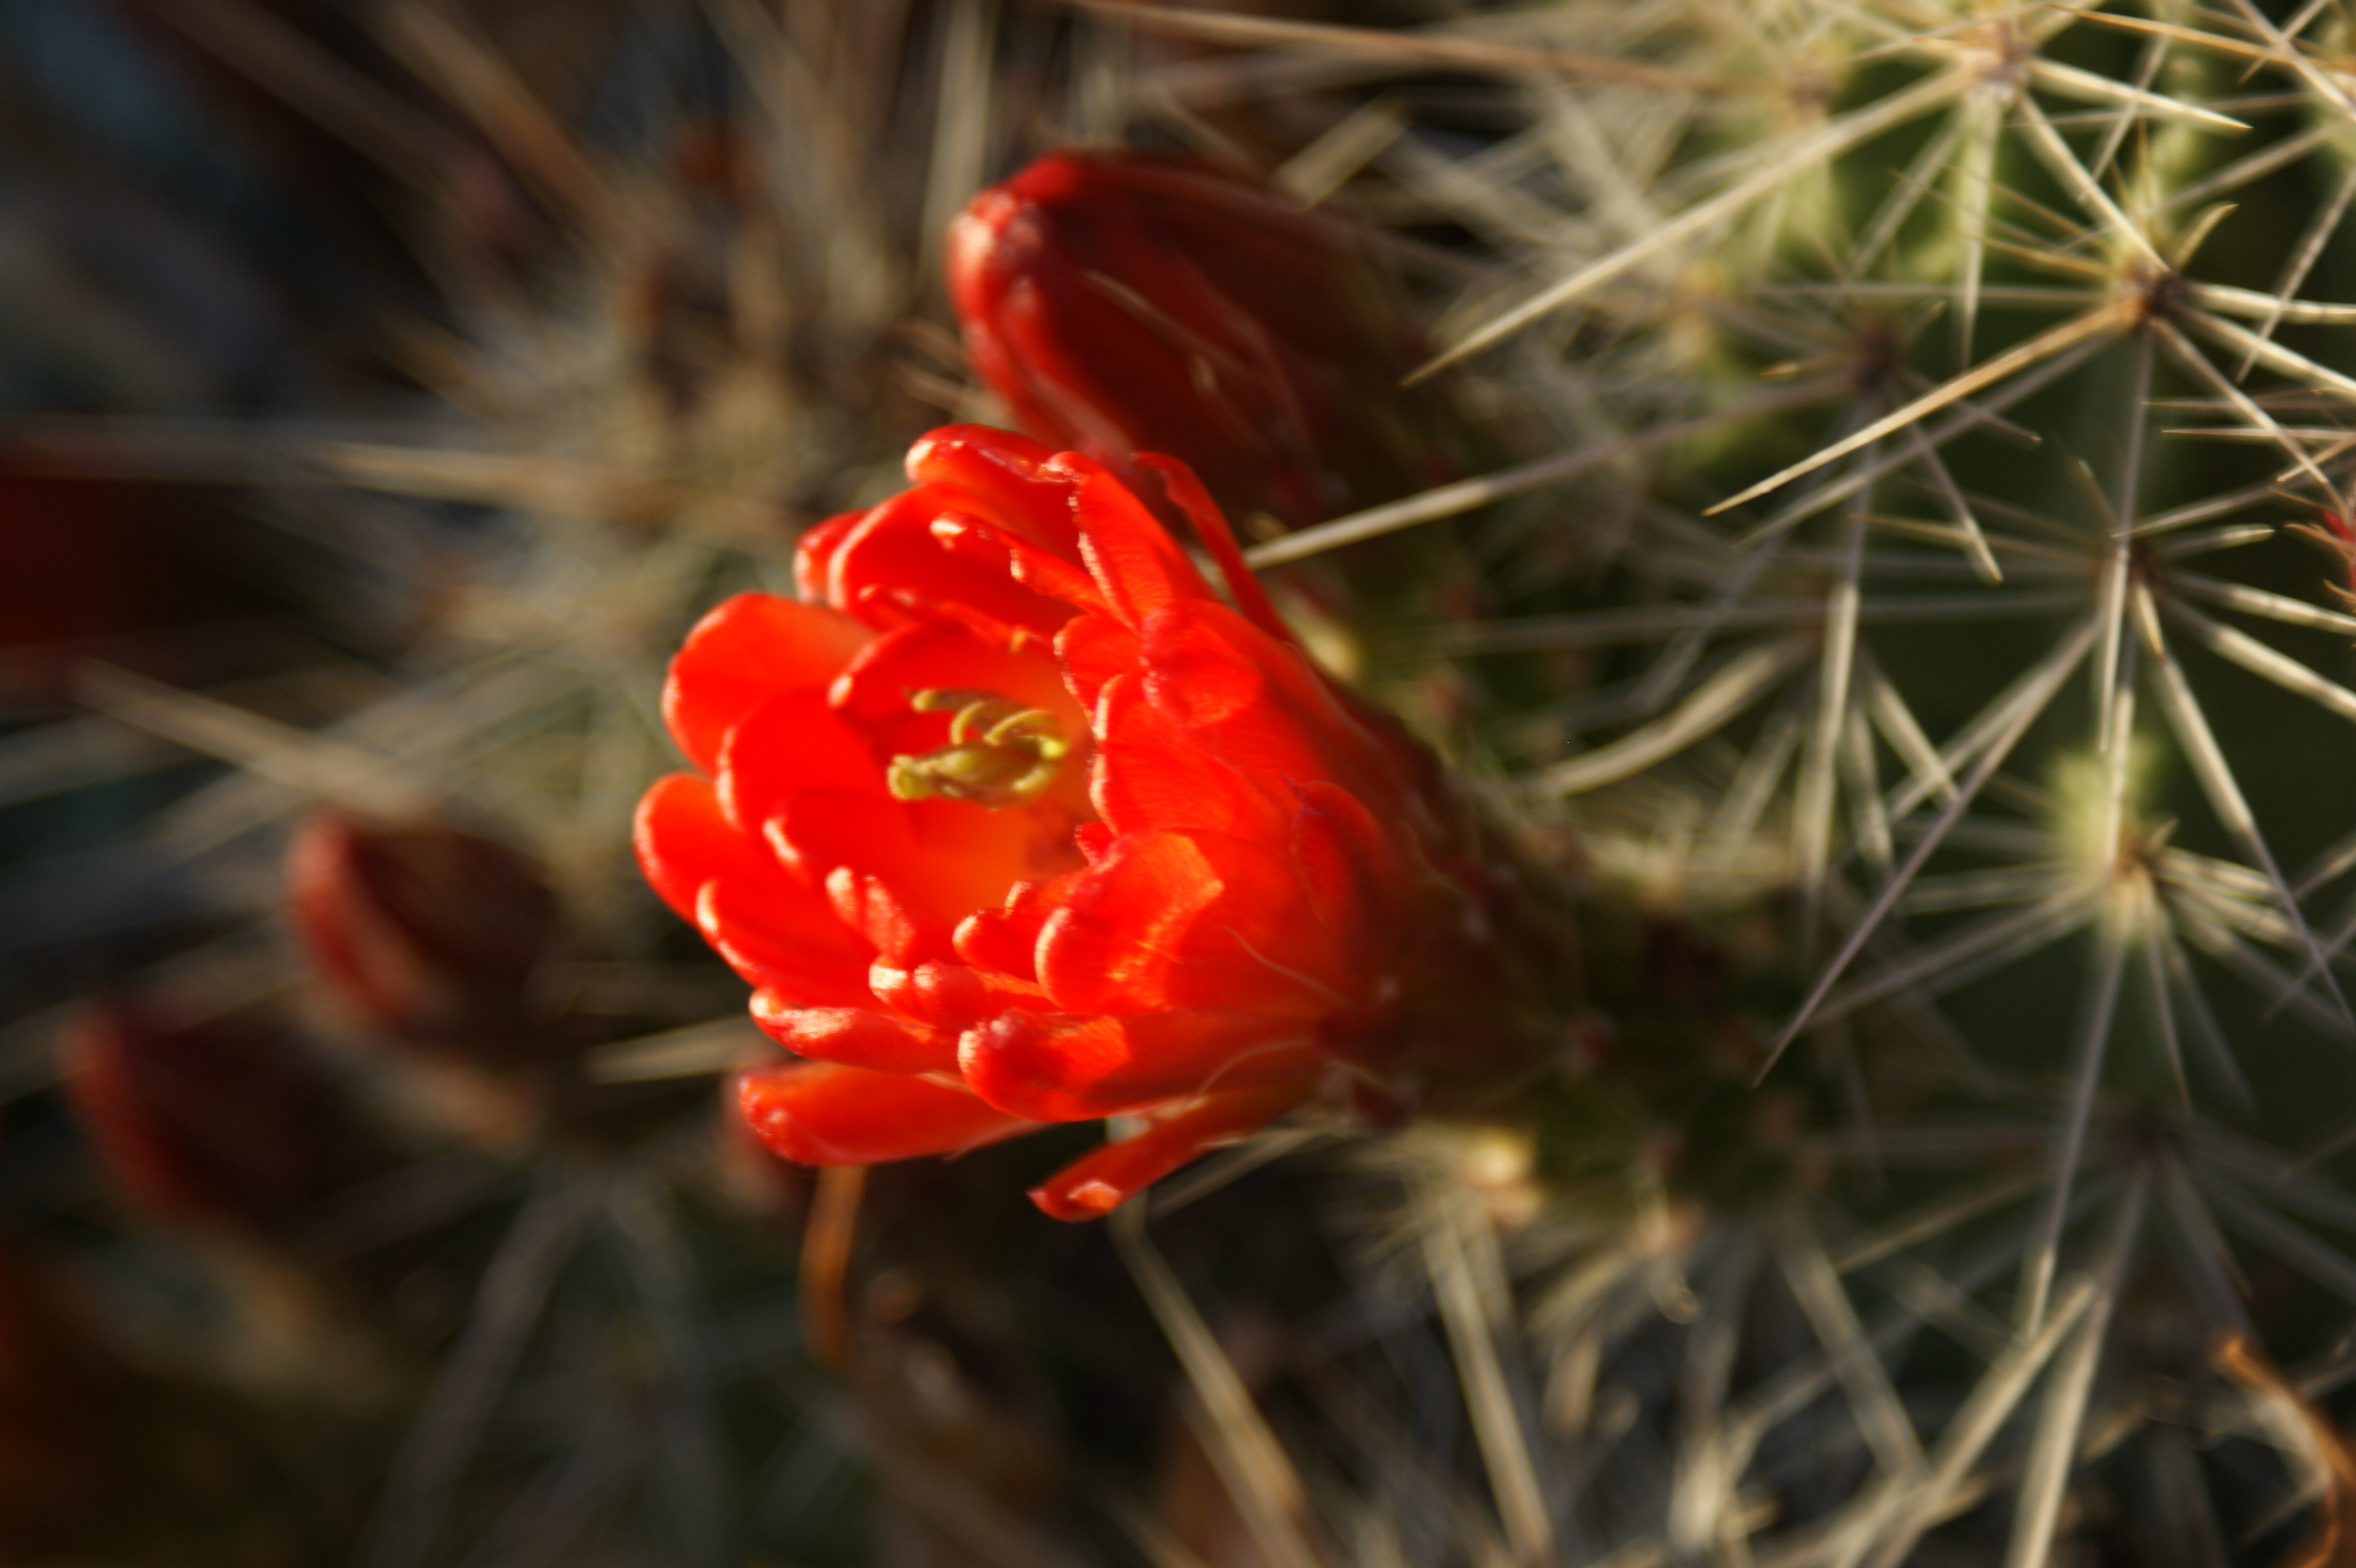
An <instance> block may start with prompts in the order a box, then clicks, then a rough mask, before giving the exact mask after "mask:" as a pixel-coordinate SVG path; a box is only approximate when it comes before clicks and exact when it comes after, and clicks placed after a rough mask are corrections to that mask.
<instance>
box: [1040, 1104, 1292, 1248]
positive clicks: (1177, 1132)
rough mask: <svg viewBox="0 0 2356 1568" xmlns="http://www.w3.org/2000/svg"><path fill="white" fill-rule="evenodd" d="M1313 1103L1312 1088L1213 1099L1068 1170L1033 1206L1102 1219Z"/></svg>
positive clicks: (1058, 1215) (1054, 1214) (1042, 1190)
mask: <svg viewBox="0 0 2356 1568" xmlns="http://www.w3.org/2000/svg"><path fill="white" fill-rule="evenodd" d="M1307 1098H1309V1089H1308V1087H1307V1086H1305V1085H1302V1084H1295V1083H1287V1084H1273V1085H1270V1086H1269V1087H1267V1088H1265V1089H1240V1090H1234V1091H1233V1092H1230V1093H1226V1094H1215V1095H1212V1096H1211V1097H1210V1098H1209V1099H1207V1100H1205V1101H1203V1102H1202V1103H1201V1104H1199V1105H1196V1106H1194V1108H1193V1109H1191V1110H1188V1111H1184V1112H1180V1113H1179V1114H1177V1115H1175V1116H1173V1117H1171V1118H1170V1119H1169V1120H1167V1121H1163V1122H1155V1123H1154V1124H1153V1125H1151V1127H1148V1128H1147V1129H1146V1130H1145V1131H1144V1132H1142V1133H1139V1134H1138V1135H1137V1136H1135V1137H1134V1138H1124V1139H1122V1140H1121V1141H1120V1142H1119V1143H1117V1144H1106V1145H1105V1146H1104V1147H1103V1148H1101V1149H1098V1150H1097V1151H1095V1152H1094V1153H1092V1154H1089V1155H1085V1156H1083V1157H1082V1158H1080V1159H1078V1160H1076V1161H1074V1162H1073V1163H1072V1164H1070V1165H1066V1166H1065V1167H1064V1168H1063V1169H1062V1170H1060V1171H1057V1172H1056V1173H1055V1176H1052V1177H1050V1178H1049V1179H1048V1180H1047V1181H1046V1182H1045V1183H1044V1185H1042V1186H1040V1187H1034V1188H1033V1189H1032V1192H1031V1201H1032V1202H1033V1203H1035V1204H1037V1205H1038V1206H1039V1207H1040V1208H1042V1209H1044V1210H1045V1211H1046V1212H1047V1214H1048V1215H1050V1216H1051V1217H1053V1218H1055V1219H1102V1218H1103V1217H1104V1216H1105V1215H1108V1214H1109V1213H1111V1212H1112V1211H1113V1210H1114V1209H1116V1208H1119V1207H1120V1206H1121V1205H1122V1204H1123V1203H1126V1202H1127V1201H1128V1200H1129V1199H1130V1198H1131V1197H1135V1196H1136V1195H1137V1194H1138V1193H1140V1192H1142V1191H1143V1190H1144V1189H1145V1188H1147V1187H1151V1186H1152V1185H1153V1184H1154V1183H1155V1182H1157V1181H1160V1180H1161V1179H1162V1177H1163V1176H1168V1175H1169V1174H1170V1173H1171V1172H1172V1171H1174V1170H1176V1169H1177V1168H1178V1167H1179V1166H1181V1165H1185V1164H1187V1163H1188V1162H1190V1161H1192V1160H1194V1159H1196V1158H1199V1157H1200V1156H1201V1155H1205V1154H1206V1153H1208V1152H1209V1151H1210V1150H1211V1149H1213V1148H1215V1147H1216V1146H1217V1145H1219V1144H1227V1143H1233V1142H1234V1141H1235V1140H1237V1138H1240V1137H1242V1136H1243V1135H1244V1134H1246V1133H1254V1132H1257V1131H1258V1130H1259V1129H1260V1128H1262V1127H1265V1126H1266V1125H1268V1124H1269V1122H1273V1121H1275V1120H1276V1119H1277V1118H1278V1117H1279V1116H1281V1115H1283V1114H1284V1113H1285V1112H1288V1111H1290V1110H1291V1109H1292V1108H1293V1107H1294V1106H1296V1105H1298V1104H1300V1103H1301V1101H1303V1100H1306V1099H1307Z"/></svg>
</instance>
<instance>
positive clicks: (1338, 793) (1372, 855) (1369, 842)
mask: <svg viewBox="0 0 2356 1568" xmlns="http://www.w3.org/2000/svg"><path fill="white" fill-rule="evenodd" d="M1293 792H1294V796H1295V798H1296V799H1297V800H1299V802H1300V804H1299V808H1298V810H1297V811H1295V812H1294V814H1293V818H1292V827H1291V836H1292V864H1293V869H1294V871H1295V872H1296V873H1297V874H1298V875H1299V876H1300V878H1301V888H1302V890H1303V891H1304V892H1306V893H1307V894H1308V896H1309V903H1310V907H1311V908H1312V909H1314V910H1315V911H1316V912H1317V918H1319V919H1321V920H1323V922H1324V923H1325V924H1326V925H1328V926H1330V927H1333V928H1334V929H1346V928H1349V927H1359V928H1363V929H1369V930H1374V931H1379V932H1383V933H1385V934H1388V932H1389V931H1390V929H1392V927H1393V923H1394V921H1395V920H1398V919H1403V918H1405V916H1404V911H1402V910H1401V909H1400V908H1399V906H1400V905H1401V904H1402V903H1403V902H1404V899H1403V898H1402V897H1400V895H1401V894H1402V893H1403V892H1405V891H1406V890H1407V889H1408V888H1409V887H1411V886H1416V885H1417V884H1419V883H1420V882H1421V881H1423V879H1424V878H1425V877H1426V876H1428V875H1430V874H1429V873H1428V872H1425V871H1423V870H1422V868H1420V867H1415V866H1411V865H1409V863H1408V855H1407V854H1406V853H1405V847H1404V846H1403V845H1402V843H1401V842H1400V840H1399V839H1398V836H1397V835H1395V834H1393V833H1390V832H1385V831H1384V829H1383V825H1382V823H1380V822H1376V820H1375V816H1374V813H1373V812H1371V811H1367V810H1366V808H1365V803H1364V802H1362V801H1361V800H1359V799H1358V798H1357V797H1356V796H1355V795H1353V794H1351V793H1350V792H1349V791H1348V790H1346V789H1343V788H1342V787H1341V786H1340V785H1338V784H1329V783H1327V782H1325V781H1324V780H1323V779H1312V780H1311V781H1310V782H1308V783H1306V784H1296V785H1295V786H1293Z"/></svg>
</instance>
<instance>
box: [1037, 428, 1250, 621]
mask: <svg viewBox="0 0 2356 1568" xmlns="http://www.w3.org/2000/svg"><path fill="white" fill-rule="evenodd" d="M1047 467H1048V468H1049V469H1050V470H1052V471H1055V472H1060V473H1063V474H1066V475H1068V476H1070V478H1071V480H1072V484H1073V489H1074V490H1075V492H1076V493H1075V497H1074V500H1073V505H1074V507H1075V508H1076V510H1077V511H1078V513H1079V519H1080V556H1081V558H1082V559H1083V560H1085V561H1086V562H1087V567H1088V575H1090V576H1093V577H1094V578H1096V580H1097V586H1098V587H1099V588H1101V589H1103V590H1104V596H1105V597H1106V598H1107V599H1108V600H1109V601H1110V602H1111V605H1112V607H1113V612H1114V613H1115V614H1116V615H1118V616H1119V618H1121V619H1122V620H1124V621H1126V622H1127V623H1129V624H1130V626H1136V625H1138V624H1139V623H1141V621H1143V620H1144V619H1145V618H1146V617H1147V616H1150V615H1151V614H1152V613H1153V612H1154V611H1155V610H1158V609H1160V608H1162V607H1163V606H1165V605H1170V604H1173V603H1175V602H1177V601H1178V600H1180V599H1208V598H1210V596H1211V585H1209V584H1208V583H1205V581H1203V575H1202V574H1201V573H1200V572H1197V571H1195V570H1194V563H1193V562H1192V561H1189V560H1187V559H1186V553H1185V552H1184V551H1183V550H1181V549H1179V548H1178V545H1177V543H1176V542H1175V541H1173V540H1172V538H1171V537H1170V533H1169V531H1168V530H1166V529H1164V528H1163V527H1162V524H1161V523H1159V522H1157V521H1154V518H1153V514H1152V513H1151V512H1150V511H1147V510H1145V503H1144V502H1142V501H1141V500H1139V499H1137V498H1136V497H1135V496H1134V495H1132V494H1130V492H1129V490H1128V489H1125V488H1124V487H1123V486H1122V484H1121V482H1120V481H1119V479H1116V478H1113V477H1112V475H1110V474H1109V473H1107V472H1106V471H1105V469H1104V467H1103V466H1102V465H1101V464H1098V463H1096V462H1093V461H1091V460H1090V459H1088V458H1087V457H1083V456H1080V455H1079V454H1078V453H1076V452H1066V453H1065V454H1063V455H1062V456H1059V457H1057V458H1055V460H1054V461H1053V462H1051V463H1050V464H1048V465H1047Z"/></svg>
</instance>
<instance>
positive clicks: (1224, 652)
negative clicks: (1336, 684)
mask: <svg viewBox="0 0 2356 1568" xmlns="http://www.w3.org/2000/svg"><path fill="white" fill-rule="evenodd" d="M1142 640H1143V644H1144V656H1145V669H1146V677H1145V680H1146V693H1147V694H1148V695H1149V696H1151V698H1152V700H1153V703H1154V705H1155V706H1157V707H1159V708H1160V709H1161V710H1162V712H1163V713H1165V714H1168V715H1169V716H1170V718H1171V720H1172V722H1173V723H1175V724H1177V725H1183V727H1185V728H1186V729H1189V730H1192V731H1194V732H1196V735H1195V736H1194V744H1196V745H1200V746H1210V747H1213V748H1215V750H1216V751H1217V753H1218V755H1219V757H1220V758H1221V759H1222V760H1223V761H1225V762H1226V763H1227V764H1228V765H1229V766H1231V767H1233V768H1236V769H1237V770H1238V771H1239V772H1243V773H1246V774H1248V775H1250V776H1251V777H1253V778H1255V779H1265V780H1266V781H1267V783H1268V786H1269V788H1271V789H1273V788H1276V787H1278V786H1279V785H1280V783H1293V784H1299V783H1306V782H1307V781H1308V780H1310V779H1331V780H1333V782H1334V783H1337V784H1340V785H1341V786H1342V787H1343V788H1344V789H1348V790H1350V791H1351V793H1353V794H1355V795H1357V796H1358V797H1359V798H1360V799H1361V800H1385V801H1388V800H1391V799H1394V798H1396V797H1397V796H1398V794H1399V793H1400V792H1401V784H1402V783H1403V782H1404V781H1402V780H1398V779H1390V778H1388V777H1387V774H1386V768H1385V764H1386V762H1387V757H1385V755H1384V754H1383V752H1382V750H1381V749H1380V748H1379V747H1378V746H1376V743H1375V742H1374V740H1373V738H1372V737H1371V736H1369V735H1368V734H1367V732H1366V731H1365V729H1364V728H1363V727H1362V726H1361V725H1359V724H1358V723H1357V721H1356V719H1355V717H1354V716H1353V715H1352V714H1350V713H1349V711H1348V710H1346V709H1345V708H1344V707H1343V706H1342V704H1341V703H1339V702H1338V701H1337V700H1336V699H1335V697H1334V695H1333V687H1332V685H1331V683H1330V682H1327V681H1326V679H1325V677H1324V676H1323V675H1322V674H1321V673H1319V672H1318V671H1317V670H1316V669H1314V668H1313V667H1312V665H1311V664H1310V663H1309V662H1308V660H1306V659H1305V658H1303V657H1302V655H1301V653H1300V652H1299V651H1298V650H1294V649H1292V648H1290V647H1288V646H1286V645H1285V644H1283V643H1280V642H1278V641H1277V640H1276V639H1273V638H1271V637H1269V635H1268V634H1267V633H1266V632H1263V631H1261V630H1260V629H1259V628H1257V627H1255V626H1253V625H1252V624H1251V623H1250V622H1248V621H1247V620H1245V619H1244V618H1242V617H1241V616H1239V615H1237V614H1236V612H1235V611H1233V610H1231V609H1229V608H1227V607H1226V606H1225V605H1220V604H1214V603H1209V602H1199V603H1188V604H1181V605H1173V606H1171V607H1168V608H1167V609H1164V610H1162V612H1160V613H1159V614H1157V615H1155V616H1154V617H1152V618H1151V620H1149V621H1148V622H1147V623H1146V625H1145V626H1144V628H1142Z"/></svg>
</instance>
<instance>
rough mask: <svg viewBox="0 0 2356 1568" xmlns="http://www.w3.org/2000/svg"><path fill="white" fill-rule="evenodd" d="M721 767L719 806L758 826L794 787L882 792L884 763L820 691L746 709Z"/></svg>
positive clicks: (737, 820)
mask: <svg viewBox="0 0 2356 1568" xmlns="http://www.w3.org/2000/svg"><path fill="white" fill-rule="evenodd" d="M719 773H720V804H721V808H722V809H723V811H726V812H727V813H728V820H729V821H730V822H733V823H734V824H735V826H736V830H737V831H738V832H743V833H758V832H760V831H761V826H762V824H763V823H765V822H767V821H768V820H769V819H770V818H771V817H773V816H775V815H776V814H777V812H778V811H780V810H781V809H782V808H783V807H784V805H785V803H786V800H787V797H789V796H790V795H792V794H793V792H794V791H795V790H797V789H839V790H845V791H850V792H856V793H867V794H873V795H874V796H876V797H877V798H878V799H881V798H883V793H884V789H883V767H882V766H881V765H880V764H879V763H878V762H877V761H876V759H875V756H874V754H873V752H872V751H870V750H869V749H868V746H867V742H866V741H865V740H864V739H863V738H862V737H861V736H860V735H859V733H858V732H857V731H856V730H854V729H852V728H851V726H850V725H846V724H844V723H843V722H842V720H841V718H839V717H837V716H836V714H835V712H834V709H833V708H832V707H831V706H830V705H829V703H827V700H826V694H825V693H823V692H815V691H813V692H793V693H787V695H785V696H782V697H772V698H770V699H769V700H768V701H767V702H766V703H762V704H761V705H760V706H759V707H757V708H755V709H754V710H753V711H752V712H751V713H750V714H746V715H745V716H744V720H743V721H742V722H740V723H739V724H738V725H736V727H735V728H734V729H733V730H731V731H730V732H729V735H728V739H727V741H726V742H725V743H724V744H723V745H722V746H721V748H720V768H719Z"/></svg>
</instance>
